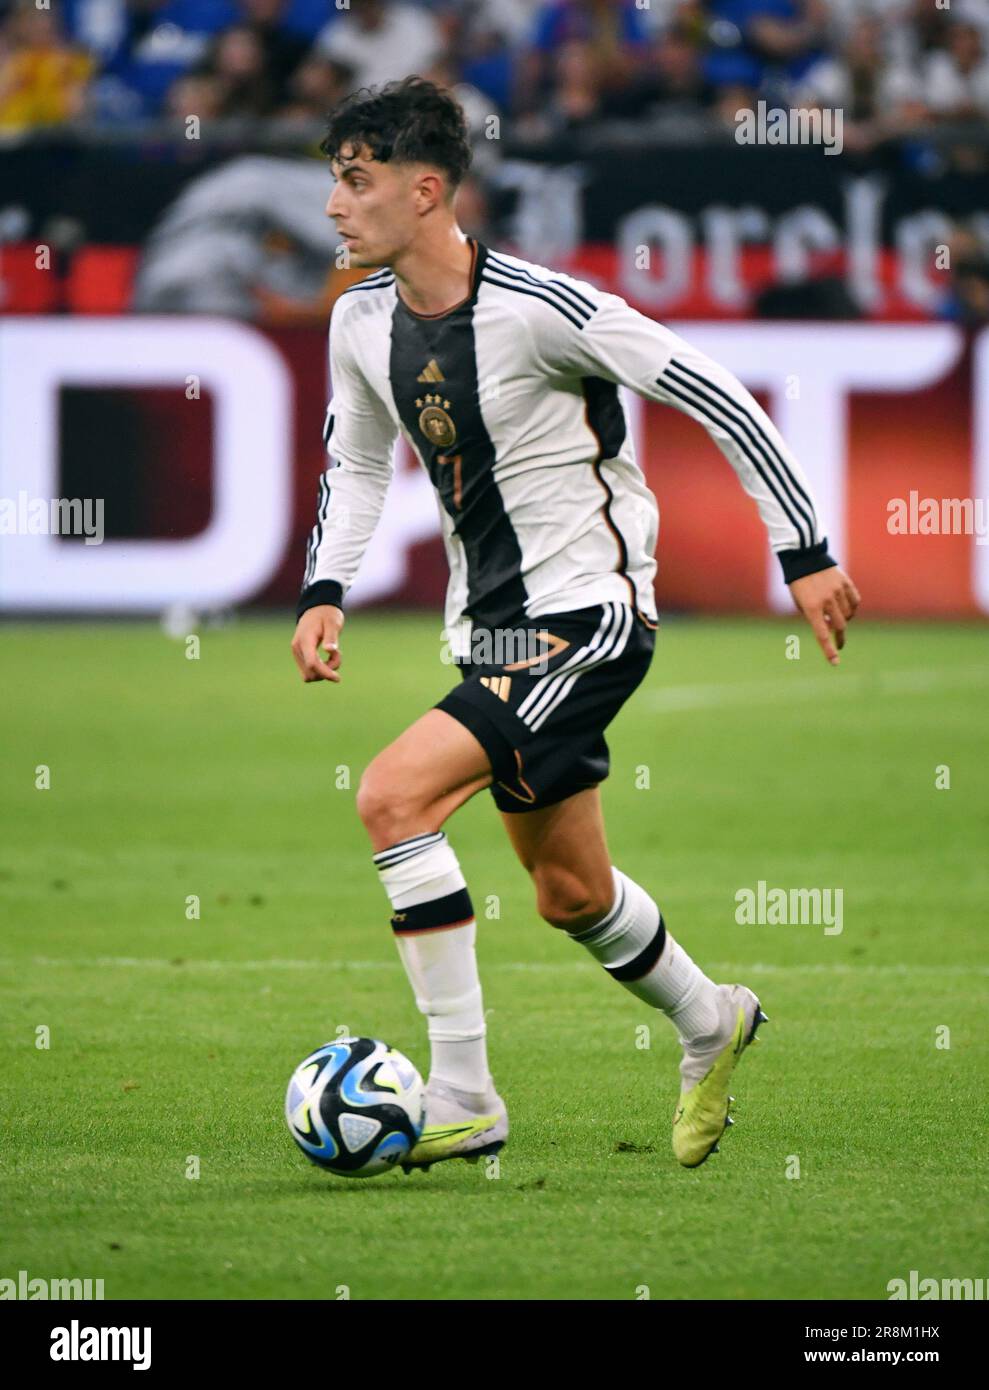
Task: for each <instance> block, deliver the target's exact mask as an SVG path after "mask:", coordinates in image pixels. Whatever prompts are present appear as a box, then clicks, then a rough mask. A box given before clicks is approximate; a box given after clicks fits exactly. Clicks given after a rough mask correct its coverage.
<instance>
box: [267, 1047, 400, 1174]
mask: <svg viewBox="0 0 989 1390" xmlns="http://www.w3.org/2000/svg"><path fill="white" fill-rule="evenodd" d="M424 1090H425V1088H424V1086H423V1083H422V1077H421V1076H420V1075H419V1073H418V1072H417V1071H416V1069H415V1067H414V1066H413V1065H412V1063H411V1062H410V1061H409V1059H408V1057H405V1056H403V1054H402V1053H401V1052H397V1051H396V1050H395V1049H394V1048H393V1047H389V1046H388V1044H387V1043H383V1042H378V1040H377V1039H376V1038H338V1039H337V1041H336V1042H331V1043H326V1044H324V1046H323V1047H318V1048H317V1049H316V1051H315V1052H311V1053H310V1054H309V1056H308V1057H307V1058H306V1059H305V1061H303V1062H300V1063H299V1065H298V1066H297V1067H296V1069H295V1071H294V1072H293V1073H292V1079H291V1080H290V1081H289V1083H288V1091H287V1092H286V1095H285V1119H286V1121H287V1123H288V1128H289V1133H290V1134H291V1135H292V1138H293V1139H294V1140H295V1142H296V1143H297V1144H298V1146H299V1148H300V1149H301V1150H302V1152H303V1153H304V1154H305V1155H306V1157H307V1158H309V1159H312V1161H313V1163H315V1164H318V1166H319V1167H320V1168H327V1169H329V1171H330V1172H331V1173H339V1174H340V1176H341V1177H346V1178H372V1177H375V1176H376V1175H377V1174H378V1173H386V1172H387V1171H388V1170H389V1168H393V1167H394V1166H395V1164H396V1163H398V1162H399V1160H400V1159H403V1158H404V1157H405V1156H406V1154H407V1153H408V1152H409V1150H410V1149H412V1148H413V1146H414V1145H415V1143H416V1142H417V1140H418V1138H419V1135H420V1134H421V1133H422V1125H423V1117H424V1110H425V1099H424V1094H423V1093H424Z"/></svg>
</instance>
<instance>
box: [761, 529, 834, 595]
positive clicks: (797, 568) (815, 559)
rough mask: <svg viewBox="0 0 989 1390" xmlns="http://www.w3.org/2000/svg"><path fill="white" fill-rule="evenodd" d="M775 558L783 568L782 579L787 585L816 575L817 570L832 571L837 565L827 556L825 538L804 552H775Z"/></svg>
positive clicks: (826, 539) (826, 540)
mask: <svg viewBox="0 0 989 1390" xmlns="http://www.w3.org/2000/svg"><path fill="white" fill-rule="evenodd" d="M776 558H777V559H778V560H779V562H780V564H781V565H782V567H783V578H784V580H785V581H786V583H787V584H792V583H793V581H794V580H795V579H803V578H804V576H805V575H808V574H816V573H817V572H818V570H829V569H832V568H833V567H834V566H835V565H836V564H837V563H838V561H837V560H834V559H832V558H831V556H830V555H829V554H828V538H827V536H825V537H824V540H823V541H819V542H818V544H817V545H811V546H808V547H807V549H806V550H777V552H776Z"/></svg>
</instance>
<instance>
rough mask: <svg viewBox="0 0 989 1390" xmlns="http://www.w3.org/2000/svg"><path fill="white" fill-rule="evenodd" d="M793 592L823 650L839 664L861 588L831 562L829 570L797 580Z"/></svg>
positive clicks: (835, 663) (828, 657)
mask: <svg viewBox="0 0 989 1390" xmlns="http://www.w3.org/2000/svg"><path fill="white" fill-rule="evenodd" d="M790 593H791V594H792V595H793V601H794V603H795V604H796V605H797V607H798V608H799V609H800V611H801V613H802V614H803V615H804V617H805V618H806V619H807V621H808V622H809V623H810V625H811V627H812V628H813V629H814V636H815V637H816V638H817V640H818V642H819V644H820V647H821V651H822V652H823V653H824V655H825V656H826V657H827V659H828V661H829V662H830V663H831V665H832V666H837V665H838V663H839V661H840V657H839V656H838V652H840V651H841V649H842V647H843V646H844V645H845V629H846V628H847V626H848V624H849V623H850V622H851V620H852V619H853V618H854V617H855V611H856V609H857V608H858V606H859V603H860V601H861V600H860V596H859V591H858V589H856V587H855V585H854V584H853V583H852V581H851V580H850V579H849V577H848V575H847V574H846V573H845V571H844V570H842V569H839V568H838V566H837V565H832V567H831V568H830V569H826V570H818V571H817V573H816V574H805V575H804V577H803V579H795V580H794V581H793V583H792V584H791V585H790Z"/></svg>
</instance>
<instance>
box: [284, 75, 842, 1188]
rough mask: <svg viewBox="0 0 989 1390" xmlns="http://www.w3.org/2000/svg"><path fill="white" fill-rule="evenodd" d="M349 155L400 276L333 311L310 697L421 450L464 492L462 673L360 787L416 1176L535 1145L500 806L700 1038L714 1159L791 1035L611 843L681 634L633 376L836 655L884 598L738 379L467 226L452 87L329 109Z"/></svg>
mask: <svg viewBox="0 0 989 1390" xmlns="http://www.w3.org/2000/svg"><path fill="white" fill-rule="evenodd" d="M323 150H324V152H325V153H326V154H327V156H328V157H329V159H330V162H331V169H332V172H333V174H334V175H335V184H334V187H333V190H332V193H331V195H330V199H329V202H328V204H327V209H326V211H327V214H328V216H330V217H331V218H333V219H334V221H335V222H336V225H337V229H338V231H339V233H340V236H341V237H342V239H343V241H344V243H345V245H346V246H347V247H348V248H349V252H350V259H351V264H352V265H357V266H365V267H378V269H376V270H375V271H374V273H372V274H370V275H368V277H367V278H366V279H365V280H363V281H361V282H360V283H359V284H356V285H354V286H352V287H351V288H350V289H348V290H346V291H345V292H344V293H343V294H342V295H341V296H340V298H339V299H338V300H337V302H336V304H335V305H334V308H333V313H332V315H331V320H330V367H331V372H332V387H333V397H332V400H331V403H330V406H329V410H328V412H327V417H326V425H325V429H324V435H325V441H326V446H327V451H328V453H329V455H330V461H329V466H328V468H327V469H326V471H325V473H324V474H323V476H322V479H321V484H320V499H319V508H318V516H317V520H316V525H315V527H314V529H313V532H312V537H311V540H310V543H309V550H308V558H307V564H306V570H305V579H304V584H303V589H302V595H301V598H300V600H299V606H298V618H299V621H298V627H297V628H296V632H295V637H294V639H293V643H292V651H293V654H294V656H295V660H296V662H297V664H298V667H299V670H300V671H301V673H302V677H303V679H304V680H305V681H332V682H338V681H340V679H341V674H340V665H341V651H340V633H341V629H342V627H343V623H344V609H343V604H344V602H345V600H346V596H347V590H348V587H349V586H350V585H351V583H352V582H353V579H354V576H355V575H356V573H357V570H358V566H359V564H360V561H361V558H362V555H363V554H364V551H365V549H366V547H367V544H368V542H369V540H370V538H371V534H372V532H373V530H374V527H375V524H376V522H377V520H378V517H379V515H380V513H381V509H382V505H383V503H384V499H385V493H386V491H387V488H388V483H389V478H390V475H391V468H392V462H391V456H392V447H393V444H394V442H395V439H396V437H397V435H398V434H401V435H402V436H403V437H404V438H405V439H406V440H407V441H408V443H409V444H410V445H411V446H412V449H413V450H414V451H415V453H416V455H417V456H418V458H419V459H420V461H421V462H422V464H423V466H424V468H425V469H426V471H427V472H428V474H429V477H430V479H431V481H432V483H433V485H434V487H435V489H436V492H437V494H438V500H439V512H440V521H441V525H442V532H443V539H444V543H445V547H446V553H447V558H448V561H449V566H450V582H449V588H448V591H447V600H446V610H445V624H446V626H445V631H446V634H447V636H448V639H449V641H450V644H451V650H452V654H453V656H454V658H455V660H456V664H457V665H458V667H459V673H460V678H461V679H460V684H459V685H458V686H457V687H456V688H455V689H454V690H451V691H450V692H449V694H448V695H446V696H445V697H444V698H443V699H442V700H440V701H439V703H438V704H437V705H436V706H434V707H433V708H432V709H430V710H427V711H426V713H425V714H423V715H422V716H421V717H420V718H419V719H417V720H416V721H415V722H414V723H412V724H411V725H410V726H409V728H407V729H406V730H405V732H404V733H402V734H401V735H400V736H399V737H398V738H397V739H396V740H395V741H394V742H393V743H392V744H390V745H389V747H387V748H385V749H384V750H383V751H382V752H380V753H379V754H378V755H377V756H376V757H375V758H374V759H373V761H372V762H371V764H370V765H369V767H368V768H367V769H366V771H365V773H364V776H363V778H362V779H361V784H360V788H359V790H358V793H357V810H358V814H359V815H360V817H361V820H362V821H363V823H364V825H365V827H366V829H367V832H368V835H369V837H370V840H371V846H372V849H373V852H374V864H375V867H376V869H377V871H378V874H379V877H380V879H381V883H382V885H383V887H384V890H385V892H386V894H387V896H388V898H389V900H390V903H391V906H392V911H393V915H392V918H391V925H392V928H393V931H394V934H395V939H396V942H397V944H398V950H399V953H400V955H401V958H402V961H403V963H404V965H405V969H406V972H407V974H408V977H409V981H410V984H411V986H412V989H413V990H414V993H415V998H416V1003H417V1005H418V1007H419V1009H420V1010H421V1012H422V1013H423V1014H425V1015H426V1017H427V1019H428V1031H429V1039H430V1046H431V1069H430V1073H429V1078H428V1084H427V1088H426V1116H425V1127H424V1129H423V1133H422V1136H421V1139H420V1141H419V1143H418V1144H417V1145H416V1147H415V1148H414V1149H413V1150H412V1152H411V1153H410V1155H409V1163H410V1164H411V1165H412V1166H428V1165H429V1164H430V1163H433V1162H436V1161H438V1160H440V1159H449V1158H457V1157H462V1158H468V1159H472V1160H475V1161H476V1159H477V1158H478V1157H479V1155H481V1154H485V1153H492V1152H496V1151H497V1150H498V1149H499V1148H500V1147H501V1146H502V1144H503V1143H504V1141H505V1138H506V1136H507V1134H508V1114H507V1111H506V1108H505V1104H504V1102H503V1101H502V1099H501V1098H500V1096H499V1095H498V1094H497V1092H496V1090H495V1086H494V1082H493V1080H492V1078H491V1076H490V1073H489V1070H488V1061H487V1052H486V1040H485V1031H486V1030H485V1018H484V1009H483V1007H482V999H481V986H480V981H479V979H478V971H477V963H476V959H475V931H476V926H475V920H474V910H473V907H472V905H471V899H470V894H469V892H468V889H467V884H466V882H465V880H464V876H463V874H462V873H461V870H460V866H459V864H458V862H457V856H456V854H455V853H454V850H453V847H452V845H451V844H450V843H449V841H448V840H447V836H446V832H445V831H444V829H443V827H444V825H445V824H446V822H447V820H448V819H449V817H450V816H451V814H452V813H453V812H454V811H456V809H457V808H458V807H459V806H462V805H463V804H464V802H466V801H467V800H468V799H469V798H470V797H472V796H473V795H474V794H475V793H476V792H478V791H481V790H482V789H484V788H487V789H489V790H490V791H491V794H492V796H493V797H494V801H495V805H496V806H497V808H498V810H499V812H500V813H501V817H502V821H503V823H504V826H505V829H506V831H507V832H508V837H509V839H510V841H511V843H512V845H513V847H514V849H515V851H516V853H517V855H518V857H519V859H520V860H521V862H522V864H523V865H524V866H525V868H526V869H527V870H528V872H529V874H530V875H531V877H532V881H533V884H534V886H535V892H536V906H537V909H538V911H539V913H540V915H541V916H542V917H543V918H544V919H545V921H547V922H548V923H550V925H551V926H554V927H557V928H559V929H560V930H562V931H565V932H566V933H567V934H568V935H569V936H570V937H571V938H572V939H573V940H574V941H575V942H576V943H577V944H578V945H580V946H581V947H583V948H584V949H585V950H586V951H589V952H590V954H591V955H592V956H593V957H594V959H595V960H597V961H598V962H600V964H601V966H602V967H603V969H604V970H605V971H606V972H607V974H608V975H610V976H611V978H612V979H613V980H616V981H617V982H618V983H619V984H620V985H622V986H624V988H625V989H628V990H630V991H631V992H632V993H633V994H635V995H636V996H637V997H638V998H639V999H642V1000H644V1001H645V1002H646V1003H648V1004H650V1005H651V1006H652V1007H653V1008H655V1009H658V1010H660V1011H661V1012H662V1013H664V1014H665V1015H666V1016H667V1018H669V1019H670V1021H671V1023H672V1024H673V1025H674V1027H675V1028H676V1030H677V1033H678V1036H679V1041H680V1045H681V1047H682V1048H683V1060H682V1062H681V1064H680V1096H679V1100H678V1103H677V1105H676V1108H675V1111H674V1117H673V1149H674V1152H675V1154H676V1157H677V1159H678V1160H679V1162H680V1163H682V1164H683V1165H685V1166H686V1167H696V1166H697V1165H698V1164H700V1163H703V1162H704V1160H705V1159H706V1158H707V1157H708V1155H709V1154H710V1153H711V1152H713V1151H714V1150H715V1149H716V1148H717V1145H718V1140H719V1138H720V1137H721V1135H722V1133H723V1132H724V1130H725V1128H726V1126H727V1125H728V1124H730V1123H731V1118H730V1115H729V1109H730V1104H731V1100H732V1097H731V1096H729V1084H730V1081H731V1076H732V1072H733V1070H734V1068H735V1064H736V1062H737V1061H738V1058H739V1056H740V1055H741V1053H742V1051H743V1050H744V1048H745V1047H746V1045H747V1044H748V1043H750V1042H751V1041H753V1039H754V1037H755V1032H756V1028H757V1027H758V1025H759V1023H760V1022H762V1021H763V1020H764V1018H765V1015H764V1014H763V1013H762V1011H761V1008H760V1003H759V1000H758V999H757V998H756V996H755V994H754V993H753V992H752V990H750V989H747V988H745V986H744V985H740V984H716V983H715V982H714V981H713V980H711V979H709V978H708V976H707V975H706V974H705V973H704V971H703V970H702V969H701V968H700V966H698V965H697V964H696V963H695V962H694V961H693V960H692V959H691V957H690V956H689V955H688V954H687V952H686V951H685V950H684V948H683V946H682V945H681V944H680V942H679V941H677V940H676V939H674V937H673V935H672V934H671V932H670V931H669V929H668V928H667V926H666V923H665V921H664V919H663V915H662V913H661V912H660V909H659V907H658V906H657V904H656V902H655V901H654V899H653V898H652V896H651V895H650V893H649V892H648V890H647V889H646V888H645V887H643V886H642V885H640V884H639V883H636V882H635V881H634V880H633V879H631V878H630V877H629V876H628V875H627V874H625V873H623V872H622V871H621V870H620V869H618V868H617V867H615V866H614V865H613V864H612V862H611V854H610V852H609V849H608V845H607V842H606V840H605V830H604V824H603V820H602V814H601V802H600V792H599V784H600V783H601V782H602V781H603V780H604V778H605V777H607V775H608V746H607V744H606V742H605V739H604V730H605V728H606V727H607V725H608V724H609V723H610V722H611V720H612V719H613V718H614V717H615V715H616V714H617V713H618V711H619V709H620V708H621V707H622V705H623V704H624V702H625V701H626V700H627V699H628V697H629V696H630V695H631V694H632V692H633V691H634V690H635V689H636V687H637V686H638V685H639V684H640V682H641V681H642V679H643V677H644V676H645V674H646V671H647V670H648V668H649V664H650V661H651V659H652V653H653V646H654V643H655V634H656V623H657V615H656V607H655V598H654V594H653V576H654V574H655V572H656V561H655V559H654V550H655V545H656V537H657V526H658V508H657V505H656V501H655V498H654V497H653V494H652V492H651V491H650V489H649V488H648V487H647V486H646V483H645V481H644V478H643V475H642V473H641V471H640V470H639V468H638V467H637V465H636V463H635V458H634V452H633V446H632V441H631V439H630V437H629V433H628V429H627V427H626V422H625V417H624V414H623V411H622V406H621V402H620V399H619V394H618V387H619V385H620V384H623V385H625V386H627V387H630V388H631V389H632V390H634V391H637V392H639V393H640V394H641V395H642V396H645V397H646V398H648V399H649V400H654V401H663V402H665V403H666V404H668V405H671V406H674V407H676V408H677V409H678V410H681V411H684V412H685V413H686V414H687V415H689V416H691V417H692V418H693V419H694V420H696V421H698V422H699V423H700V424H701V425H703V426H704V428H705V429H706V430H707V431H708V433H709V434H710V435H711V437H712V439H714V441H715V442H716V443H717V444H718V446H719V447H720V448H721V450H722V451H723V452H724V454H725V455H726V457H727V458H728V461H729V462H730V463H731V465H732V466H733V468H734V469H735V472H736V473H737V474H738V477H739V480H740V482H741V484H742V486H743V487H744V489H745V490H746V492H748V494H749V495H750V496H751V497H752V498H753V499H754V500H755V503H756V505H757V507H758V509H759V513H760V515H761V517H762V520H763V522H764V523H765V525H766V528H767V531H768V533H769V539H770V543H771V546H772V548H773V550H774V551H775V552H776V554H777V555H778V557H779V560H780V563H781V565H782V568H783V574H784V577H785V579H786V581H787V583H788V584H789V586H790V592H791V594H792V595H793V599H794V601H795V603H796V605H797V607H798V608H799V609H800V610H801V612H802V613H803V614H804V616H805V617H806V619H807V620H808V621H809V623H810V624H811V626H812V628H813V630H814V633H815V635H816V637H817V639H818V642H819V643H820V645H821V647H822V649H823V651H824V654H825V656H826V657H827V659H828V661H830V662H831V663H832V664H837V662H838V660H839V657H838V652H839V650H840V649H841V648H842V646H843V645H844V641H845V630H846V625H847V623H848V622H849V620H850V619H851V618H852V616H853V614H854V612H855V609H856V606H857V604H858V602H859V596H858V593H857V591H856V589H855V586H854V584H853V583H852V582H851V580H850V579H849V578H848V577H847V576H846V575H845V574H844V573H843V572H842V571H841V569H839V568H838V567H837V565H836V564H835V561H834V560H833V559H832V558H831V556H830V555H829V554H828V547H827V541H826V539H825V537H824V536H823V534H822V531H821V525H820V522H819V520H818V517H817V513H816V510H815V506H814V502H813V499H812V497H811V492H810V488H809V487H808V483H807V479H806V478H805V476H804V474H803V472H802V471H801V469H800V467H799V465H798V464H797V462H796V461H795V459H794V458H793V457H792V456H791V454H790V453H789V451H788V450H787V447H786V445H785V444H784V442H783V440H782V439H781V437H780V435H779V434H778V432H777V430H776V429H775V427H774V426H773V424H772V422H771V421H770V419H769V417H768V416H767V415H766V414H765V412H764V411H763V410H762V409H761V408H760V407H759V405H758V404H757V403H756V402H755V400H754V399H753V398H752V396H751V395H750V394H749V392H748V391H747V390H746V389H745V388H744V387H743V386H742V385H741V384H740V382H739V381H738V380H737V379H736V378H735V377H734V376H732V374H731V373H729V372H727V371H725V370H724V369H723V368H722V367H720V366H718V365H717V364H716V363H715V362H713V361H711V359H710V358H708V357H706V356H704V354H702V353H700V352H698V351H696V350H695V349H694V348H693V347H691V346H690V344H689V343H688V342H686V341H685V340H684V339H683V338H680V337H678V336H677V335H676V334H674V333H672V332H670V331H669V330H668V329H667V328H664V327H662V326H661V325H660V324H657V323H654V322H653V321H652V320H650V319H648V318H646V317H644V316H643V315H641V314H639V313H637V312H636V311H634V310H633V309H631V308H630V307H629V306H628V305H627V304H626V303H625V302H624V300H622V299H620V298H619V297H618V296H616V295H613V294H605V293H603V292H602V291H601V290H599V289H596V288H595V287H594V286H592V285H589V284H587V283H585V282H583V281H580V280H576V279H573V278H572V277H570V276H568V275H565V274H561V273H559V272H557V271H552V270H548V269H546V268H545V267H544V266H540V265H535V264H532V263H530V262H528V261H523V260H520V259H518V258H517V257H514V256H508V255H503V254H501V253H495V252H494V251H492V250H490V249H489V248H488V247H486V246H483V245H481V244H479V243H478V242H477V241H475V240H473V239H472V238H470V237H468V236H466V235H465V234H464V233H463V231H461V229H460V228H459V227H458V225H457V220H456V216H455V213H454V195H455V193H456V189H457V185H458V184H459V183H460V181H461V180H462V178H463V176H464V174H465V172H466V170H467V167H468V164H469V161H470V149H469V145H468V141H467V131H466V125H465V121H464V116H463V112H462V111H461V108H460V107H459V105H458V104H457V102H456V101H455V100H454V99H453V98H452V97H451V96H450V94H449V93H448V92H446V91H445V90H442V89H440V88H437V87H436V86H435V85H433V84H432V83H430V82H427V81H423V80H422V79H419V78H407V79H405V80H404V81H402V82H400V83H389V84H388V85H387V86H385V87H383V88H382V89H380V90H379V91H375V90H373V89H372V90H368V89H364V90H362V91H360V92H357V93H355V94H354V95H352V96H351V97H348V98H347V100H346V101H344V102H343V103H341V105H340V106H339V107H337V108H336V109H335V110H334V112H333V113H332V114H331V116H330V118H329V127H328V133H327V137H326V140H325V141H324V144H323ZM507 639H510V640H507Z"/></svg>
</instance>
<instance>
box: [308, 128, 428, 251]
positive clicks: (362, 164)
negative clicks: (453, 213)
mask: <svg viewBox="0 0 989 1390" xmlns="http://www.w3.org/2000/svg"><path fill="white" fill-rule="evenodd" d="M342 153H343V154H344V155H346V154H347V153H349V151H343V152H342ZM367 153H368V152H367V151H366V150H362V151H359V152H358V153H357V154H355V156H354V157H353V158H342V159H340V160H335V161H334V162H333V165H332V170H333V174H334V176H335V178H336V182H335V183H334V185H333V191H332V193H331V194H330V199H329V202H328V203H327V204H326V214H327V216H328V217H331V218H332V219H333V220H334V222H335V223H336V226H337V231H338V232H339V234H340V236H341V238H342V240H343V243H344V245H345V246H346V247H347V249H348V251H349V252H350V264H351V265H353V266H377V265H391V264H392V262H393V261H394V260H395V258H396V257H397V256H399V255H400V254H401V252H402V251H403V250H404V249H405V248H406V247H407V246H408V244H409V242H410V241H411V240H412V238H413V236H414V235H415V233H416V230H417V226H418V218H417V216H416V211H415V189H414V184H415V180H414V177H413V176H412V173H411V171H410V170H409V169H408V168H407V167H405V166H403V165H394V164H388V163H384V164H380V163H378V161H377V160H375V159H372V158H370V157H368V158H362V157H361V155H364V154H367Z"/></svg>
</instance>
